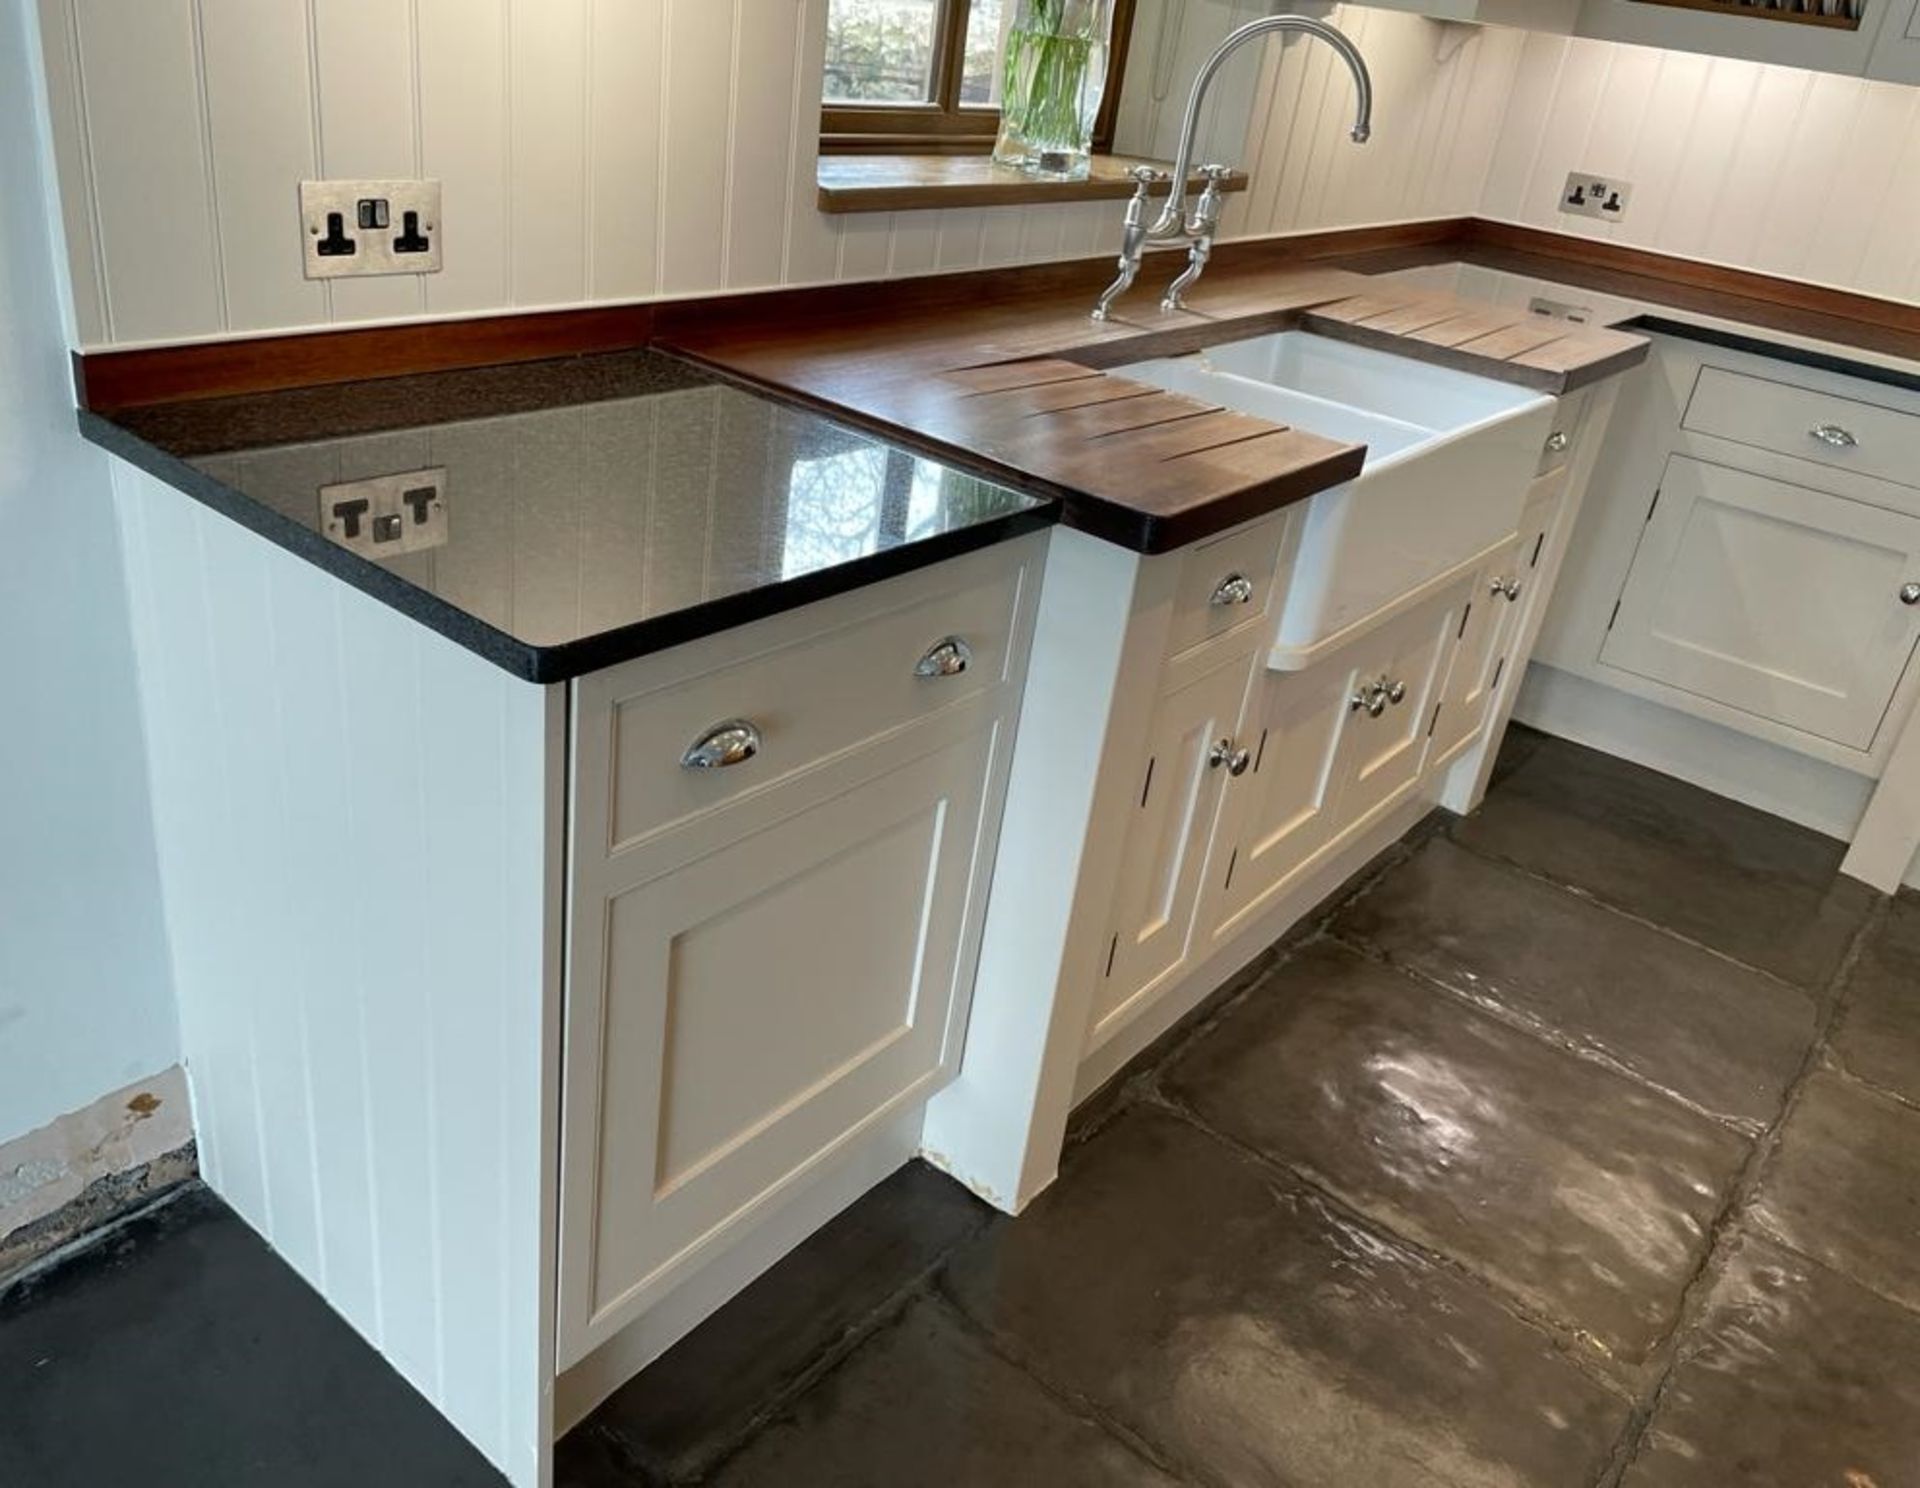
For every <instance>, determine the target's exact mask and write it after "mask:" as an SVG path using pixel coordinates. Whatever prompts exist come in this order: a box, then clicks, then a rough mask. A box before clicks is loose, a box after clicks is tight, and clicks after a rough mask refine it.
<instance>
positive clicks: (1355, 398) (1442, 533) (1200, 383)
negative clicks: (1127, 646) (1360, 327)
mask: <svg viewBox="0 0 1920 1488" xmlns="http://www.w3.org/2000/svg"><path fill="white" fill-rule="evenodd" d="M1113 370H1114V371H1115V372H1117V373H1119V374H1120V375H1122V376H1126V377H1132V378H1136V379H1138V380H1139V381H1141V382H1147V383H1151V384H1153V385H1154V386H1156V387H1162V388H1165V389H1167V390H1168V391H1169V392H1176V393H1185V394H1187V395H1188V396H1190V397H1193V398H1198V399H1202V400H1204V401H1206V402H1210V403H1215V404H1218V405H1220V406H1221V407H1223V408H1232V409H1237V410H1239V411H1240V412H1242V413H1250V414H1253V415H1255V416H1257V417H1260V418H1265V419H1270V420H1272V421H1273V422H1275V423H1279V424H1286V425H1288V426H1290V427H1292V428H1296V429H1305V430H1307V431H1308V432H1310V433H1314V434H1320V435H1324V436H1325V437H1327V438H1329V439H1338V440H1343V441H1347V442H1349V443H1355V444H1364V445H1365V446H1366V447H1367V456H1366V463H1365V464H1364V465H1363V466H1362V467H1361V471H1360V474H1359V475H1358V476H1356V477H1355V478H1354V479H1353V480H1351V481H1347V482H1346V483H1344V484H1342V485H1338V486H1333V487H1331V488H1329V489H1327V490H1325V491H1322V492H1320V493H1319V494H1318V495H1316V496H1313V497H1311V498H1310V499H1309V501H1308V504H1307V511H1306V525H1305V528H1304V530H1303V532H1302V536H1301V543H1300V552H1299V558H1298V560H1297V562H1296V563H1295V564H1294V571H1293V581H1292V583H1291V584H1290V586H1289V587H1288V590H1287V599H1286V606H1285V609H1284V611H1283V613H1282V617H1281V621H1280V630H1279V635H1278V638H1277V646H1276V653H1279V652H1297V653H1303V654H1305V653H1310V652H1312V651H1313V650H1314V649H1315V648H1318V647H1320V646H1322V645H1323V643H1326V642H1328V641H1330V640H1332V639H1333V638H1334V637H1336V636H1339V635H1340V634H1341V633H1343V632H1346V631H1349V630H1351V629H1352V628H1353V627H1355V626H1357V625H1362V624H1364V622H1366V621H1367V620H1368V618H1369V617H1371V616H1372V615H1374V614H1375V613H1376V612H1378V611H1379V610H1381V609H1382V608H1384V607H1385V606H1387V605H1390V604H1392V603H1393V602H1394V601H1395V600H1397V599H1399V598H1401V597H1402V596H1403V595H1405V594H1407V593H1408V592H1409V591H1411V590H1414V589H1417V588H1419V587H1420V586H1421V585H1422V584H1425V583H1427V582H1429V581H1431V580H1435V579H1438V578H1440V577H1441V576H1442V575H1444V574H1447V573H1448V572H1450V571H1452V570H1454V569H1456V568H1459V567H1460V566H1461V565H1463V564H1466V563H1469V562H1470V561H1471V560H1473V559H1474V558H1475V557H1477V556H1478V555H1479V554H1481V553H1483V552H1485V551H1486V550H1487V549H1488V548H1490V547H1492V546H1493V545H1494V544H1495V543H1497V542H1500V541H1501V540H1502V539H1504V538H1506V537H1509V536H1511V535H1512V534H1513V532H1514V529H1515V528H1516V527H1517V526H1518V525H1519V521H1520V511H1521V508H1522V506H1523V505H1524V504H1525V502H1526V495H1527V486H1528V483H1529V482H1530V481H1531V480H1532V477H1533V473H1534V471H1535V469H1536V468H1537V466H1538V463H1539V459H1540V449H1541V445H1542V444H1543V442H1544V441H1545V440H1546V437H1547V435H1548V433H1549V432H1551V428H1550V426H1551V423H1552V419H1553V402H1554V400H1553V399H1552V398H1550V397H1548V396H1546V395H1545V394H1542V393H1536V392H1533V391H1531V390H1529V389H1527V388H1521V387H1515V386H1513V385H1511V384H1509V383H1504V382H1496V381H1494V380H1493V379H1491V378H1487V377H1476V376H1474V375H1473V374H1472V373H1468V372H1457V371H1454V370H1453V369H1452V368H1449V367H1436V366H1434V365H1432V364H1431V363H1427V362H1418V361H1414V360H1412V359H1411V358H1408V357H1401V356H1394V355H1391V354H1390V353H1386V352H1380V351H1374V350H1371V349H1370V348H1367V347H1363V346H1352V345H1349V344H1348V343H1346V342H1344V341H1334V340H1330V339H1328V338H1327V337H1325V336H1316V335H1313V334H1311V333H1309V332H1306V331H1282V332H1279V333H1277V334H1274V335H1268V336H1257V337H1254V338H1253V339H1251V340H1247V341H1234V342H1229V343H1226V344H1223V345H1220V346H1213V347H1209V348H1207V349H1206V350H1205V351H1201V352H1195V353H1193V354H1192V355H1190V356H1180V357H1165V358H1162V359H1160V360H1157V361H1151V362H1137V363H1135V364H1133V365H1132V366H1127V367H1116V368H1114V369H1113Z"/></svg>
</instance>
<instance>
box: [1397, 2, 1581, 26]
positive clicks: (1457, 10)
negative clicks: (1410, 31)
mask: <svg viewBox="0 0 1920 1488" xmlns="http://www.w3.org/2000/svg"><path fill="white" fill-rule="evenodd" d="M1366 3H1367V6H1368V8H1369V9H1371V10H1411V11H1413V12H1415V13H1416V14H1418V15H1423V16H1431V17H1432V18H1433V19H1434V20H1436V21H1469V22H1472V23H1473V24H1475V25H1480V26H1520V27H1524V28H1525V29H1527V30H1529V31H1571V30H1572V29H1573V26H1574V21H1575V20H1576V19H1577V18H1578V16H1579V14H1580V0H1366Z"/></svg>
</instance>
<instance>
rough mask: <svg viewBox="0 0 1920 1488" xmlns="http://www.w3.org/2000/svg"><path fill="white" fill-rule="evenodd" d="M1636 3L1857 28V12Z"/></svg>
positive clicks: (1669, 0)
mask: <svg viewBox="0 0 1920 1488" xmlns="http://www.w3.org/2000/svg"><path fill="white" fill-rule="evenodd" d="M1633 3H1634V4H1635V5H1663V6H1666V7H1667V8H1668V9H1670V10H1698V11H1704V12H1706V13H1707V14H1708V15H1723V16H1731V17H1733V18H1734V19H1736V20H1743V21H1784V22H1786V23H1787V24H1788V25H1793V26H1821V27H1824V28H1826V29H1827V30H1829V31H1858V30H1859V29H1860V18H1859V17H1858V16H1837V15H1817V14H1815V13H1814V12H1812V11H1803V10H1766V9H1763V8H1762V7H1760V6H1758V5H1741V4H1738V3H1736V0H1633Z"/></svg>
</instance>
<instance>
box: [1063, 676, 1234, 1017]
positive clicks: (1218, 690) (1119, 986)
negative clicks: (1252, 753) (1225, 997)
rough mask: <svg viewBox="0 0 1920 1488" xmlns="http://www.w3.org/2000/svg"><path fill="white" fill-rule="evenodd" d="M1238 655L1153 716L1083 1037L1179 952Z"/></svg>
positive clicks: (1157, 977)
mask: <svg viewBox="0 0 1920 1488" xmlns="http://www.w3.org/2000/svg"><path fill="white" fill-rule="evenodd" d="M1249 665H1250V661H1249V659H1248V657H1247V656H1245V655H1244V654H1243V655H1241V656H1238V657H1236V658H1235V659H1234V660H1233V661H1231V662H1230V663H1228V664H1227V665H1225V666H1222V667H1219V668H1216V669H1215V670H1213V671H1211V672H1207V673H1205V674H1204V675H1202V676H1200V677H1198V678H1196V679H1195V680H1193V681H1192V682H1189V683H1187V684H1186V685H1185V686H1183V687H1181V688H1179V689H1178V690H1176V691H1174V692H1170V693H1168V694H1167V696H1166V697H1165V698H1163V699H1162V700H1161V703H1160V707H1159V709H1158V711H1157V712H1156V713H1155V715H1154V723H1153V732H1152V735H1151V737H1150V741H1149V746H1148V747H1149V753H1148V758H1147V762H1146V766H1145V768H1144V769H1143V770H1142V772H1141V780H1140V794H1139V797H1138V800H1137V804H1136V805H1135V806H1134V808H1133V820H1132V822H1131V824H1130V825H1129V826H1128V829H1127V836H1126V845H1125V847H1124V848H1123V849H1122V854H1123V856H1122V860H1121V864H1120V881H1119V885H1118V888H1117V889H1116V891H1115V895H1114V915H1113V926H1112V930H1111V932H1110V935H1111V938H1110V940H1109V941H1108V945H1107V961H1106V966H1105V969H1104V974H1103V975H1102V977H1101V982H1100V987H1099V989H1098V990H1097V992H1096V993H1095V995H1094V1007H1093V1025H1092V1028H1091V1030H1090V1035H1089V1042H1090V1044H1098V1043H1100V1042H1101V1041H1102V1040H1103V1039H1105V1038H1106V1037H1108V1036H1109V1035H1111V1034H1112V1033H1114V1032H1115V1031H1117V1030H1118V1028H1119V1027H1120V1025H1121V1023H1122V1022H1123V1021H1124V1020H1125V1018H1126V1017H1127V1015H1128V1014H1129V1013H1130V1012H1131V1011H1132V1010H1133V1009H1134V1008H1136V1007H1138V1006H1141V1005H1144V1003H1145V1001H1146V1000H1147V999H1148V998H1149V997H1150V995H1151V992H1152V989H1153V988H1154V987H1155V986H1156V985H1157V984H1158V983H1159V982H1160V981H1161V980H1162V979H1164V978H1165V977H1166V976H1167V974H1168V973H1169V972H1171V971H1173V970H1174V969H1175V968H1177V967H1178V966H1179V965H1180V964H1181V962H1183V961H1184V960H1185V959H1186V954H1187V944H1188V941H1189V939H1190V937H1191V935H1192V932H1193V920H1194V908H1195V906H1196V904H1197V903H1198V900H1199V895H1200V886H1201V870H1202V868H1203V866H1204V864H1205V860H1206V856H1207V844H1208V839H1209V838H1210V837H1211V835H1212V833H1213V823H1214V818H1215V816H1216V814H1217V813H1218V811H1219V807H1220V798H1221V794H1222V791H1223V790H1224V788H1225V787H1226V784H1227V782H1228V780H1229V779H1231V776H1230V774H1229V768H1230V767H1229V765H1228V764H1226V763H1224V762H1221V763H1216V762H1215V746H1216V745H1217V744H1219V743H1221V742H1222V741H1226V742H1227V743H1228V745H1229V751H1228V752H1231V749H1232V748H1234V747H1237V746H1234V745H1233V738H1234V733H1235V726H1236V724H1237V723H1238V722H1239V718H1240V704H1241V699H1242V698H1243V697H1244V696H1245V693H1246V687H1247V671H1248V667H1249Z"/></svg>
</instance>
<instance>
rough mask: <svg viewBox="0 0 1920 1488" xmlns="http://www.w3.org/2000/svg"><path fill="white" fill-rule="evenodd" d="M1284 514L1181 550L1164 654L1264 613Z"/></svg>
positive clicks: (1283, 530)
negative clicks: (1171, 626)
mask: <svg viewBox="0 0 1920 1488" xmlns="http://www.w3.org/2000/svg"><path fill="white" fill-rule="evenodd" d="M1287 520H1288V519H1287V518H1286V517H1285V516H1283V515H1276V516H1271V517H1265V518H1263V519H1261V520H1260V521H1258V522H1255V523H1254V524H1253V525H1252V526H1250V527H1243V528H1241V529H1240V530H1239V531H1237V532H1229V533H1227V534H1226V535H1225V536H1224V537H1216V538H1213V539H1211V540H1209V541H1207V542H1204V543H1201V544H1200V545H1199V546H1197V547H1195V548H1194V549H1193V550H1192V551H1191V552H1190V553H1188V554H1187V555H1186V558H1185V560H1184V564H1183V566H1182V568H1181V570H1180V587H1179V589H1178V591H1177V592H1176V594H1175V596H1174V602H1173V628H1172V631H1171V633H1170V634H1169V635H1168V638H1167V654H1168V655H1169V656H1178V655H1179V654H1180V653H1181V652H1183V651H1188V650H1191V649H1192V648H1193V647H1195V646H1197V645H1200V644H1201V643H1202V642H1205V641H1210V640H1212V639H1213V638H1214V637H1215V636H1222V635H1225V634H1226V633H1227V632H1228V631H1230V630H1238V629H1239V628H1240V627H1241V626H1242V625H1244V624H1246V623H1247V622H1248V621H1251V620H1257V619H1259V618H1260V617H1261V616H1263V615H1265V614H1266V613H1267V607H1268V603H1269V601H1270V600H1271V599H1272V596H1273V585H1274V570H1275V569H1276V567H1277V566H1278V564H1279V561H1280V542H1281V538H1282V537H1283V536H1284V535H1285V533H1286V530H1287Z"/></svg>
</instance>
